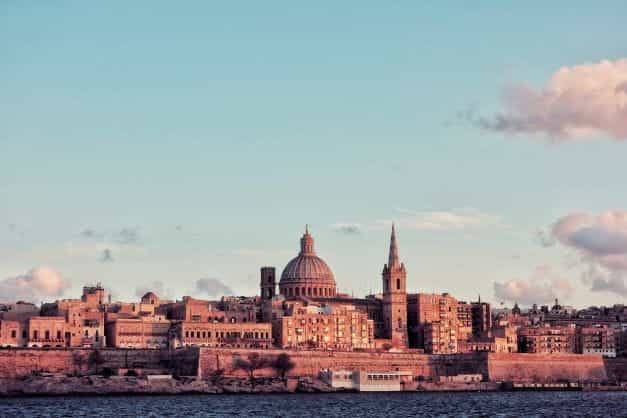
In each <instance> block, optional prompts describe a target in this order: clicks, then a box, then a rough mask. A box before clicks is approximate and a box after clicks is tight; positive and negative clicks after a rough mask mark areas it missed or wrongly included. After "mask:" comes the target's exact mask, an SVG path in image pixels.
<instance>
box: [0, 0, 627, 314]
mask: <svg viewBox="0 0 627 418" xmlns="http://www.w3.org/2000/svg"><path fill="white" fill-rule="evenodd" d="M626 15H627V4H626V3H625V2H621V1H616V2H611V1H608V2H604V5H603V7H599V6H598V5H595V4H593V3H592V2H573V1H569V2H561V1H555V2H551V3H550V4H548V5H547V4H545V2H518V3H515V4H513V2H512V4H508V5H505V4H504V5H500V6H498V7H496V6H495V5H494V2H477V4H474V5H473V6H472V7H466V8H460V5H459V3H457V2H394V3H393V4H389V2H388V3H385V4H384V3H381V2H342V4H337V2H317V3H316V5H308V6H302V5H297V4H295V3H294V2H249V3H238V4H230V5H227V4H217V3H213V4H210V2H184V4H183V5H181V4H175V3H172V2H155V1H150V2H149V1H145V2H141V1H136V2H131V3H130V4H129V2H114V1H111V2H106V3H102V4H99V5H93V4H87V3H85V2H78V1H75V2H70V1H67V2H66V1H51V2H40V3H31V2H18V1H6V2H3V4H2V5H1V6H0V92H1V93H0V114H2V119H1V122H0V219H1V220H2V221H3V223H4V225H0V231H4V232H2V233H0V279H2V278H11V277H16V276H19V275H23V274H26V272H27V271H29V270H30V269H32V268H34V267H37V266H48V267H50V268H51V269H54V270H55V271H57V272H58V273H59V274H61V275H62V276H63V277H64V278H65V279H67V280H69V281H71V285H72V288H71V289H70V290H67V291H66V295H70V294H73V293H77V292H78V291H79V289H80V287H81V286H82V285H83V284H84V283H85V282H94V281H102V282H103V283H104V284H105V285H106V286H109V287H111V288H112V289H114V291H115V293H116V294H117V295H119V297H122V298H131V297H133V298H134V297H135V292H136V289H137V288H144V287H146V286H150V285H151V283H153V282H160V283H161V284H162V286H163V288H164V289H163V291H164V292H165V293H168V294H170V295H171V296H177V297H180V296H181V295H183V294H189V293H193V291H194V283H195V281H196V280H197V279H199V278H202V277H210V278H218V279H219V280H220V281H222V282H223V283H225V284H227V285H228V286H229V287H231V288H232V289H233V290H234V291H235V292H236V293H238V294H253V293H254V292H255V291H256V289H257V283H258V269H259V267H260V266H262V265H274V266H276V267H277V268H278V270H279V271H280V270H281V269H282V268H283V266H284V265H285V264H286V263H287V262H288V261H289V259H290V258H291V257H292V256H293V255H295V254H296V252H297V249H298V239H299V237H300V235H301V234H302V232H303V229H304V224H305V223H309V224H310V225H311V231H312V234H313V235H314V238H315V239H316V247H317V249H318V253H319V255H321V256H322V257H323V258H325V260H326V261H327V262H328V263H329V264H330V266H331V268H332V269H333V270H334V272H335V275H336V280H337V282H338V286H339V288H340V289H341V290H344V291H348V292H354V294H355V295H362V294H365V293H367V292H368V291H369V290H375V291H376V290H379V287H380V271H381V268H382V266H383V263H384V262H385V260H386V255H387V246H388V239H389V222H391V221H392V220H395V221H396V222H398V224H399V228H398V234H399V244H400V253H401V257H402V259H403V260H404V261H405V263H406V265H407V269H408V287H409V289H410V290H412V291H425V292H432V291H435V292H444V291H449V292H451V293H452V294H453V295H455V296H458V297H459V298H461V299H469V298H473V299H474V298H475V297H476V294H477V293H481V295H482V298H484V299H488V300H493V301H494V302H499V301H500V300H499V297H498V295H495V282H497V283H498V282H501V283H502V282H506V281H508V280H512V279H516V280H518V279H520V280H536V279H533V277H535V276H536V275H537V274H538V271H542V272H544V273H543V274H545V276H546V277H543V278H540V279H538V280H540V282H542V283H549V285H548V286H549V287H550V286H551V285H550V282H551V280H553V278H559V279H564V280H567V281H568V282H569V283H570V284H571V285H572V288H573V289H572V291H569V292H568V294H567V295H568V299H567V300H566V302H567V303H569V304H574V305H588V304H593V303H594V304H607V303H614V302H623V301H624V300H625V295H623V294H620V293H618V294H617V293H616V292H608V291H591V290H590V286H588V285H587V284H586V283H584V282H583V281H582V280H581V279H580V275H581V271H582V268H583V267H582V266H580V265H579V264H581V263H580V261H579V258H580V256H581V254H580V253H579V252H577V249H576V248H575V249H573V248H568V246H566V245H560V244H558V245H552V246H549V247H543V246H541V245H539V244H538V242H537V241H538V240H537V239H536V238H537V236H536V233H537V230H538V229H541V228H549V227H550V225H552V224H553V223H554V222H555V221H556V220H558V219H560V218H562V217H564V216H567V215H569V214H571V213H575V212H585V213H590V214H599V213H602V212H604V211H608V210H623V209H624V208H627V193H625V181H624V179H625V178H627V164H625V161H627V160H626V158H627V148H626V147H627V142H625V141H623V140H622V139H619V140H616V139H615V138H612V137H611V135H608V134H607V133H604V132H602V131H601V132H597V133H595V134H592V135H589V136H588V137H587V138H584V139H576V140H564V141H558V142H557V143H556V142H555V141H551V140H550V139H549V140H546V139H544V138H543V137H542V135H538V134H537V133H534V132H523V133H516V134H512V133H510V132H499V131H495V130H489V129H481V128H480V127H478V126H477V123H475V122H474V121H473V120H472V118H470V119H469V118H465V117H460V115H463V114H470V115H475V114H476V115H482V116H483V115H485V116H487V117H489V116H490V115H493V114H495V113H498V112H499V111H500V109H501V108H502V106H503V104H502V102H501V94H502V90H503V88H504V86H507V85H510V84H517V83H528V84H531V85H534V86H538V87H542V86H543V85H545V84H546V83H547V80H549V78H550V77H551V76H552V74H554V73H555V72H556V71H557V70H558V69H559V68H561V67H572V66H577V65H583V64H592V63H597V62H600V61H601V60H610V61H617V60H620V59H623V58H625V57H627V31H625V29H624V16H626ZM450 215H456V216H458V217H457V218H454V219H453V220H452V221H451V219H452V218H451V217H450ZM447 216H448V217H447ZM425 219H428V220H429V219H430V220H433V219H437V220H438V222H440V223H437V222H436V223H437V225H431V224H428V223H425V222H424V221H425ZM442 221H443V223H442ZM342 225H344V226H346V225H350V226H353V227H354V228H349V229H350V231H352V233H349V232H350V231H349V232H347V228H344V229H343V228H341V226H342ZM123 230H126V231H132V234H131V235H132V236H131V237H130V238H129V237H128V236H126V238H125V235H124V233H122V235H120V232H121V231H123ZM85 231H91V232H92V233H91V234H89V233H85ZM107 249H108V250H109V253H110V255H111V256H112V257H111V258H112V259H113V260H112V261H111V260H109V261H106V262H104V261H103V251H104V250H107ZM539 267H541V268H540V269H539ZM547 272H548V273H547ZM619 273H621V274H622V272H619ZM542 280H544V282H543V281H542ZM541 288H543V287H542V286H541ZM0 296H1V295H0ZM0 299H2V297H0Z"/></svg>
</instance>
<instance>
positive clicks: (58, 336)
mask: <svg viewBox="0 0 627 418" xmlns="http://www.w3.org/2000/svg"><path fill="white" fill-rule="evenodd" d="M97 332H98V331H96V333H97ZM60 339H61V331H57V340H60Z"/></svg>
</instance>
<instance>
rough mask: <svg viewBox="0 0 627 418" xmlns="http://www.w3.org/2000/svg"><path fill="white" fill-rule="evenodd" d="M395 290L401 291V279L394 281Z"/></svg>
mask: <svg viewBox="0 0 627 418" xmlns="http://www.w3.org/2000/svg"><path fill="white" fill-rule="evenodd" d="M396 290H401V279H396Z"/></svg>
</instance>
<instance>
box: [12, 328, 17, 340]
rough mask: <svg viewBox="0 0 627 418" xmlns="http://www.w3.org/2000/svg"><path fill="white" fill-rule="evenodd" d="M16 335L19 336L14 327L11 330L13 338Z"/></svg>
mask: <svg viewBox="0 0 627 418" xmlns="http://www.w3.org/2000/svg"><path fill="white" fill-rule="evenodd" d="M16 336H17V332H16V331H15V330H14V329H12V330H11V338H15V337H16Z"/></svg>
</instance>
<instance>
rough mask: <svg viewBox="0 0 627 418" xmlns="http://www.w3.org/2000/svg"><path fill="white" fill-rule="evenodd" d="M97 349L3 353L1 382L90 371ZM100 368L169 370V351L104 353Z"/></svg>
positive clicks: (106, 351) (1, 353)
mask: <svg viewBox="0 0 627 418" xmlns="http://www.w3.org/2000/svg"><path fill="white" fill-rule="evenodd" d="M93 351H94V350H93V349H81V348H75V349H28V348H3V349H0V378H11V377H18V376H25V375H29V374H32V373H33V372H49V373H73V372H77V371H87V370H88V369H90V368H92V369H93V368H94V367H95V366H96V365H95V364H93V363H91V362H90V360H89V359H90V356H91V355H92V352H93ZM98 351H99V353H100V356H101V358H102V363H101V364H98V365H97V366H98V367H99V368H104V367H110V368H112V369H117V368H136V367H137V368H153V369H160V368H168V367H169V366H170V361H171V359H170V355H169V352H168V351H167V350H163V351H161V350H131V349H101V350H98Z"/></svg>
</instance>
